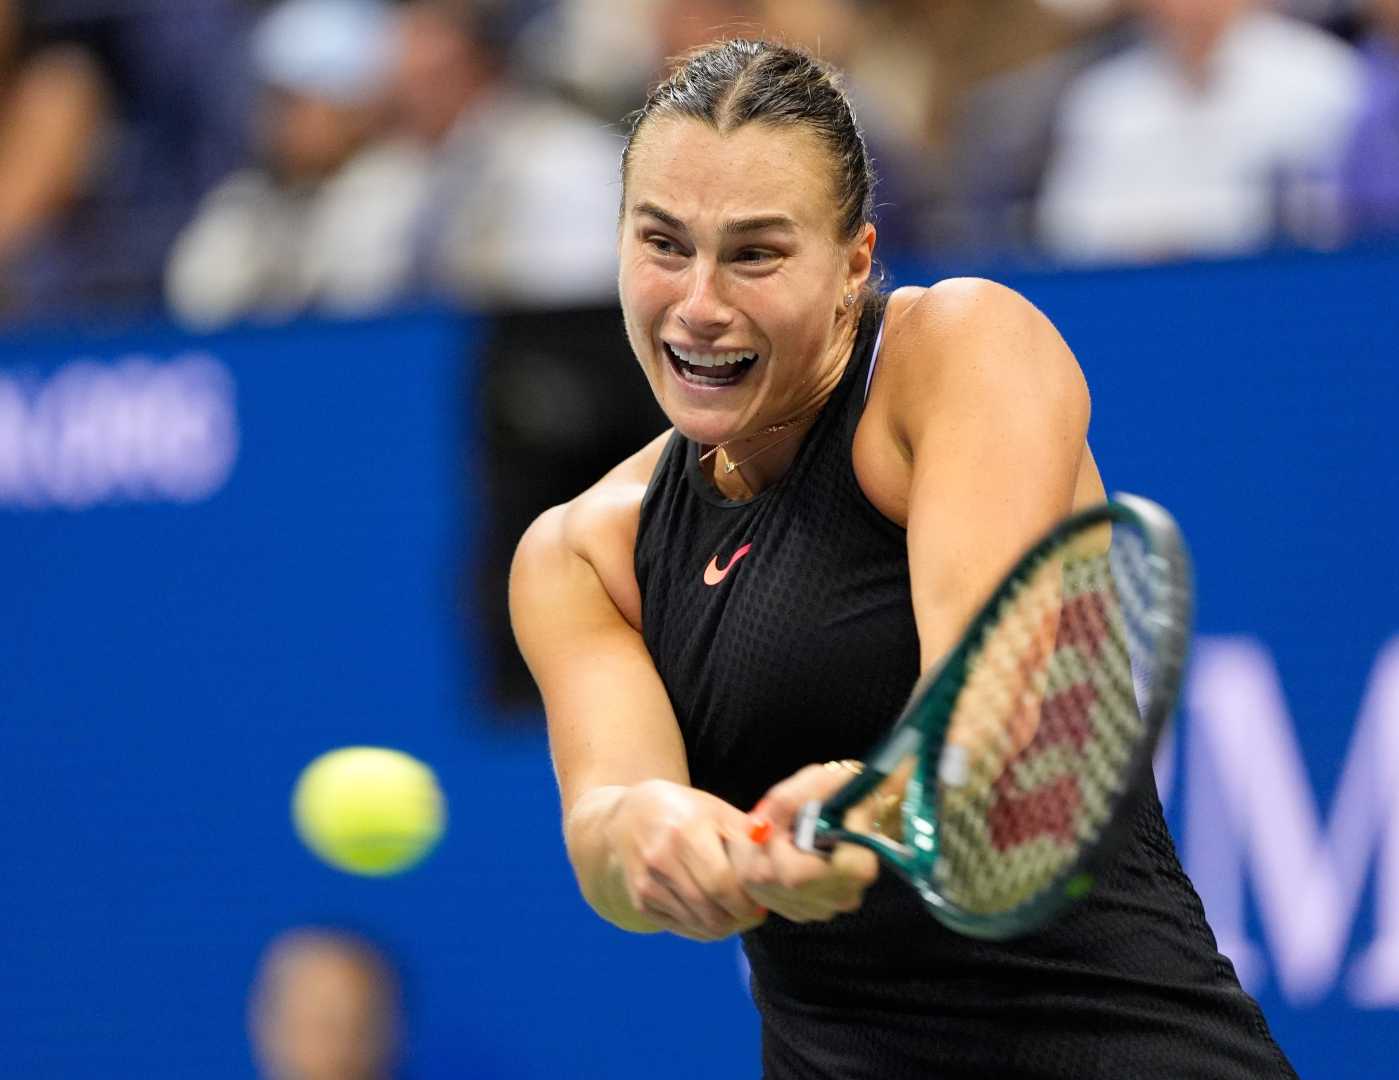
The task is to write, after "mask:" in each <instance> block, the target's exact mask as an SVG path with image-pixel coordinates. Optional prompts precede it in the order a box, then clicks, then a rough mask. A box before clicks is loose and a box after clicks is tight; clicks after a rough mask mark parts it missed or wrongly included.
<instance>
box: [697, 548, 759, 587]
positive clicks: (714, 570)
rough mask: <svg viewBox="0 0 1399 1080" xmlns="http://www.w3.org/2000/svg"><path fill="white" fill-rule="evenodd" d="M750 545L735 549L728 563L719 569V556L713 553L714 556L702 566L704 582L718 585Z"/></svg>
mask: <svg viewBox="0 0 1399 1080" xmlns="http://www.w3.org/2000/svg"><path fill="white" fill-rule="evenodd" d="M752 546H753V545H752V544H744V545H743V546H742V547H741V548H739V549H738V550H737V551H735V552H734V553H733V557H732V558H730V559H729V562H728V565H727V566H725V567H724V569H722V570H720V569H719V556H718V555H715V556H714V558H712V559H710V560H709V565H708V566H706V567H705V568H704V583H705V584H706V585H718V584H719V582H721V581H723V580H724V579H725V578H726V577H728V576H729V571H730V570H732V569H733V568H734V563H736V562H738V560H739V559H741V558H743V556H745V555H747V554H748V549H749V548H751V547H752Z"/></svg>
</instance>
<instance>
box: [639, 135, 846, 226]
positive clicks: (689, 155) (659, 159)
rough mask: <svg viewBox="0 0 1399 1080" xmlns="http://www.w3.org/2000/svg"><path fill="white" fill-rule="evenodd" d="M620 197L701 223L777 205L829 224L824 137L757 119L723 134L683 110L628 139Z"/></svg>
mask: <svg viewBox="0 0 1399 1080" xmlns="http://www.w3.org/2000/svg"><path fill="white" fill-rule="evenodd" d="M626 199H627V202H626V206H627V211H628V212H629V213H630V211H631V209H632V207H634V206H636V205H637V204H638V203H641V202H652V203H655V204H657V205H659V206H662V207H664V208H665V209H666V210H668V211H670V212H671V213H674V214H676V215H677V216H678V217H680V219H681V220H682V221H685V222H687V223H689V224H691V225H692V226H700V227H703V225H704V224H705V223H712V224H719V223H721V222H722V221H725V220H729V219H731V218H739V217H749V216H757V215H763V214H773V213H783V214H786V215H787V216H788V217H790V218H792V219H793V220H794V221H796V222H797V224H798V225H800V226H805V227H809V228H811V229H813V230H829V229H831V228H832V226H833V222H834V220H835V215H836V201H835V192H834V168H833V166H832V161H831V153H830V150H829V149H828V148H827V147H826V145H825V144H824V143H823V142H822V141H821V139H820V138H819V137H818V136H817V135H815V134H813V133H812V132H811V131H808V130H807V129H805V128H801V127H794V126H781V127H777V126H773V125H770V124H763V123H761V122H755V123H750V124H744V125H742V126H741V127H737V128H734V129H732V130H730V131H728V132H726V133H722V134H721V133H720V132H718V131H716V130H715V129H714V128H712V127H710V126H709V125H708V124H705V123H702V122H700V121H698V120H692V119H689V118H688V117H685V118H675V117H666V118H664V119H661V120H657V121H652V122H650V123H647V124H646V125H645V126H644V127H643V128H642V130H641V131H640V132H638V134H637V137H636V139H635V141H634V143H633V146H632V153H631V160H630V162H629V163H628V169H627V176H626ZM711 219H712V221H711Z"/></svg>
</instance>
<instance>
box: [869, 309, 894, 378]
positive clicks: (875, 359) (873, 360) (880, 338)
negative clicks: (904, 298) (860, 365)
mask: <svg viewBox="0 0 1399 1080" xmlns="http://www.w3.org/2000/svg"><path fill="white" fill-rule="evenodd" d="M888 317H889V305H888V304H885V305H884V313H883V314H882V315H880V317H879V333H877V334H876V335H875V336H874V353H873V355H871V356H870V372H869V374H868V375H866V376H865V400H866V401H868V400H869V399H870V387H871V386H873V385H874V369H875V365H877V364H878V363H879V347H880V346H881V345H883V344H884V320H885V319H887V318H888Z"/></svg>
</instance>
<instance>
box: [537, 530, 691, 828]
mask: <svg viewBox="0 0 1399 1080" xmlns="http://www.w3.org/2000/svg"><path fill="white" fill-rule="evenodd" d="M580 517H581V518H583V519H584V520H582V521H580V520H579V519H580ZM586 518H587V508H586V507H583V508H580V507H579V506H577V505H571V506H566V507H555V508H554V509H553V510H550V511H548V512H546V513H545V514H544V515H543V516H541V517H540V518H539V519H538V520H537V521H536V522H535V523H534V524H533V525H532V526H530V528H529V530H528V531H527V532H526V533H525V535H524V537H523V539H521V541H520V545H519V548H518V550H517V551H516V554H515V560H514V563H513V565H512V567H511V573H510V615H511V621H512V623H513V625H514V630H515V637H516V640H517V641H518V643H519V646H520V650H521V652H522V653H523V654H524V657H525V660H526V662H527V663H528V664H529V667H530V671H531V673H532V674H533V676H534V679H535V682H536V683H537V684H538V685H539V689H540V693H541V694H542V695H543V698H544V708H545V712H546V714H547V716H548V721H549V742H550V748H551V750H552V753H553V759H554V769H555V772H556V774H557V776H558V780H559V789H560V794H561V796H562V800H563V807H564V813H565V816H567V813H568V811H569V810H570V809H571V807H572V806H573V804H574V803H575V802H576V801H577V799H578V797H579V796H581V795H583V794H585V793H586V792H588V791H589V790H591V789H593V788H596V787H602V786H607V785H613V784H618V785H627V784H633V783H637V782H639V781H642V780H648V779H656V778H659V779H666V780H673V781H675V782H677V783H688V782H689V774H688V769H687V767H686V763H685V747H684V742H683V740H682V738H681V736H680V729H679V725H678V724H677V722H676V719H675V713H674V711H673V709H672V708H671V704H670V698H669V696H668V695H667V693H666V690H665V686H664V684H663V683H662V682H661V677H660V675H659V673H658V672H657V671H656V667H655V664H654V663H653V662H652V660H651V656H650V653H649V652H648V651H647V649H646V644H645V642H644V641H643V640H642V637H641V634H640V633H638V632H637V630H636V629H635V628H634V627H633V626H632V625H631V623H629V622H628V621H627V619H626V618H625V617H624V616H623V615H622V613H621V612H620V611H619V609H618V607H617V604H616V603H614V602H613V599H612V597H611V595H610V594H609V593H608V591H607V588H606V587H605V585H604V584H603V581H602V578H601V577H600V576H599V574H598V572H597V570H596V569H595V568H594V565H593V563H592V562H590V561H589V559H588V558H587V557H585V556H584V555H583V554H581V553H580V550H579V548H580V545H579V544H578V543H577V537H576V535H575V534H576V531H577V530H578V529H579V528H589V527H594V526H596V525H598V524H599V523H597V522H593V521H588V520H586ZM600 524H601V525H602V527H603V528H604V529H605V528H606V526H607V523H606V522H602V523H600ZM620 539H621V540H622V541H623V542H624V541H625V536H623V537H621V538H620ZM603 542H605V539H604V541H603Z"/></svg>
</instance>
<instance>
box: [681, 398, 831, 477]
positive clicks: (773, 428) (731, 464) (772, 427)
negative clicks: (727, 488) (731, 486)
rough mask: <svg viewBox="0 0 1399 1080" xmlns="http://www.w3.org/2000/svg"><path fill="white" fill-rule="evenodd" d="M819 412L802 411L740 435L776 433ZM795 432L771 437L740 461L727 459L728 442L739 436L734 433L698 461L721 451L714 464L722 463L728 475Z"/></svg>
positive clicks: (703, 460)
mask: <svg viewBox="0 0 1399 1080" xmlns="http://www.w3.org/2000/svg"><path fill="white" fill-rule="evenodd" d="M820 412H821V410H820V409H813V410H812V411H811V412H809V413H802V415H801V416H794V417H793V418H792V419H791V420H783V421H782V423H780V424H769V425H768V426H767V427H765V428H763V429H762V430H761V431H755V432H754V433H753V434H752V435H745V436H741V437H742V438H746V439H756V438H758V437H759V436H761V435H776V434H777V433H778V432H779V431H786V430H787V428H790V427H796V425H798V424H803V423H805V422H806V421H808V420H814V419H816V417H817V416H818V415H819V414H820ZM797 434H799V432H796V431H790V432H788V433H787V434H786V435H783V436H782V438H780V439H773V441H772V442H770V443H768V444H767V445H766V446H764V447H763V448H762V449H761V450H754V451H753V453H751V454H749V455H748V456H747V457H746V458H743V459H742V460H740V461H731V460H729V449H728V448H729V443H731V442H735V441H736V440H737V439H739V438H740V436H737V435H736V436H734V438H732V439H725V440H724V441H723V442H721V443H718V444H716V445H715V446H711V447H710V448H709V449H708V450H706V451H705V452H704V453H703V454H701V455H700V458H699V459H700V462H701V463H703V462H706V461H708V460H709V459H710V458H712V457H713V456H714V455H715V454H720V453H722V455H723V456H722V458H720V460H719V461H717V462H716V463H715V464H716V465H722V466H723V469H724V475H725V476H728V475H729V474H730V473H734V472H737V471H738V469H739V467H740V466H743V465H747V464H748V463H749V462H750V461H752V460H753V459H754V458H755V457H758V456H759V455H761V454H766V453H767V452H768V451H769V450H771V449H772V448H773V447H774V446H780V445H781V444H782V443H784V442H786V441H787V440H788V439H790V438H792V437H793V436H794V435H797Z"/></svg>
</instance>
